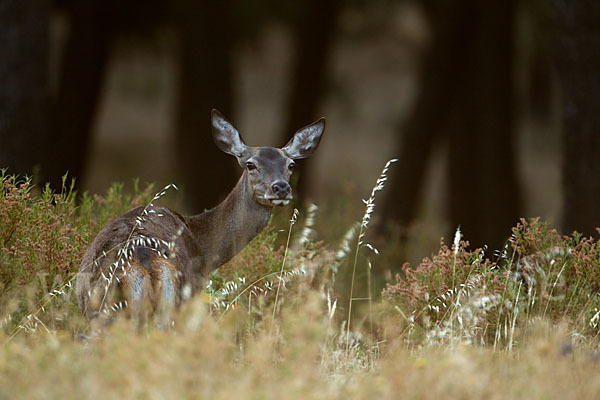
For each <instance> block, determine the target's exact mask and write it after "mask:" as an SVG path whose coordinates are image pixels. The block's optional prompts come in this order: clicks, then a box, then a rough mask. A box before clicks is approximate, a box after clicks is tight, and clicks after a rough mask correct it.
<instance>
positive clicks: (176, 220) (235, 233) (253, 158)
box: [76, 110, 325, 328]
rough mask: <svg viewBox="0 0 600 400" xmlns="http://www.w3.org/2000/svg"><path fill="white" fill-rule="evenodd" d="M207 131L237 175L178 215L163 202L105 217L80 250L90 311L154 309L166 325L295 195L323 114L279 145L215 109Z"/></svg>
mask: <svg viewBox="0 0 600 400" xmlns="http://www.w3.org/2000/svg"><path fill="white" fill-rule="evenodd" d="M211 120H212V134H213V139H214V141H215V143H216V145H217V147H218V148H219V149H221V150H222V151H224V152H225V153H228V154H231V155H233V156H235V157H236V158H237V161H238V163H239V164H240V166H241V167H242V168H243V173H242V176H241V177H240V179H239V181H238V182H237V184H236V185H235V187H234V188H233V190H232V191H231V192H230V193H229V195H228V196H227V198H225V200H223V202H222V203H221V204H219V205H218V206H216V207H214V208H212V209H210V210H208V211H205V212H203V213H200V214H198V215H192V216H183V215H181V214H179V213H178V212H176V211H173V210H171V209H169V208H166V207H159V206H154V205H152V206H151V207H137V208H134V209H132V210H129V211H127V212H126V213H124V214H123V215H121V216H119V217H117V218H116V219H114V220H113V221H111V222H109V223H108V224H107V225H106V226H104V228H103V229H102V230H101V231H100V233H99V234H98V236H96V238H95V239H94V241H93V242H92V243H91V245H90V246H89V247H88V249H87V251H86V252H85V254H84V256H83V259H82V261H81V265H80V268H79V272H78V274H77V281H76V287H77V299H78V302H79V306H80V308H81V310H82V311H83V313H84V315H85V316H86V317H87V318H88V319H92V320H93V319H96V318H101V319H100V320H104V321H106V320H107V318H108V317H107V316H108V315H109V314H110V313H111V310H110V308H111V307H112V308H113V309H114V308H115V307H116V308H121V305H126V306H125V312H126V314H127V315H129V316H130V317H131V318H132V319H133V320H134V321H136V322H138V323H140V322H143V321H147V320H148V317H150V316H152V315H153V316H154V317H155V319H156V323H157V324H158V326H159V327H163V328H165V327H167V326H168V324H169V321H170V314H171V312H172V311H173V310H174V309H175V308H176V307H177V306H178V304H179V303H180V302H181V301H182V300H185V299H186V298H188V297H189V296H191V295H192V294H193V293H194V292H196V291H198V290H202V289H203V288H204V287H205V284H206V280H207V277H208V274H209V273H210V272H212V271H213V270H215V269H216V268H218V267H220V266H221V265H223V264H224V263H226V262H227V261H229V260H230V259H231V258H233V256H235V255H236V254H237V253H238V252H239V251H240V250H242V249H243V248H244V247H245V246H246V245H247V244H248V242H250V240H252V239H253V238H254V237H255V236H256V235H258V234H259V233H260V232H261V231H262V230H263V229H264V228H265V226H266V225H267V223H268V221H269V218H270V216H271V212H272V210H273V207H275V206H283V205H287V204H288V203H289V202H290V200H291V199H292V190H291V187H290V184H289V180H290V176H291V174H292V171H293V169H294V165H295V164H294V160H298V159H302V158H306V157H308V156H310V155H311V154H312V153H313V152H314V151H315V150H316V148H317V146H318V145H319V142H320V140H321V137H322V135H323V131H324V129H325V119H324V118H321V119H319V120H318V121H316V122H314V123H312V124H310V125H308V126H306V127H304V128H302V129H300V130H298V131H297V132H296V133H295V134H294V136H293V137H292V139H291V140H290V141H289V142H288V143H287V144H286V145H285V146H284V147H283V148H281V149H277V148H273V147H249V146H247V145H246V144H245V143H244V142H243V141H242V139H241V137H240V134H239V132H238V130H237V129H236V128H235V127H234V126H233V124H231V123H230V122H229V121H227V120H226V119H225V118H224V117H223V116H222V115H221V114H220V113H219V112H218V111H217V110H213V111H212V118H211Z"/></svg>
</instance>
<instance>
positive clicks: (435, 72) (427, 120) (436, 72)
mask: <svg viewBox="0 0 600 400" xmlns="http://www.w3.org/2000/svg"><path fill="white" fill-rule="evenodd" d="M426 11H427V15H428V18H429V20H430V25H431V29H432V41H431V43H430V46H429V49H428V50H427V52H426V53H425V55H424V57H423V61H422V64H421V70H420V76H419V92H418V94H417V99H416V101H415V105H414V108H413V111H412V113H411V116H410V117H409V119H408V121H407V122H406V124H405V125H404V126H403V127H402V129H401V134H400V136H401V138H400V141H399V143H398V145H399V146H398V147H399V148H398V153H397V154H398V163H397V164H396V165H394V167H393V168H392V169H391V170H390V173H389V176H390V183H389V185H388V186H389V187H388V189H387V191H386V192H385V193H386V194H385V198H384V201H383V211H382V214H383V216H384V218H383V219H382V220H383V221H392V222H393V224H395V225H397V226H398V227H400V229H401V241H403V240H404V239H406V234H407V233H408V228H409V227H410V225H411V223H412V222H413V221H414V219H415V217H416V215H417V213H418V212H419V210H418V205H419V204H420V203H421V201H422V200H421V196H422V193H421V192H422V190H423V185H424V183H425V182H424V176H425V172H426V169H427V166H428V163H429V161H430V160H429V156H430V154H431V152H432V148H433V147H434V146H435V145H440V144H441V142H444V143H445V140H444V139H445V137H444V136H445V135H444V134H445V131H444V129H445V127H446V124H447V120H448V119H449V114H450V113H449V111H450V105H451V104H452V102H453V101H454V97H455V96H456V94H457V93H458V92H460V90H461V83H462V82H460V81H459V79H457V77H458V76H460V74H461V70H460V69H461V67H462V66H461V64H460V63H459V62H456V60H455V59H461V58H465V57H466V54H465V53H464V49H463V48H462V41H463V38H464V36H465V35H466V34H468V28H467V27H466V26H463V25H462V24H461V23H457V21H462V20H461V11H462V10H461V9H460V7H456V4H455V2H448V1H446V2H440V3H438V6H437V7H433V6H430V8H429V9H427V10H426ZM379 228H380V232H383V230H382V229H385V228H386V226H384V225H380V226H379Z"/></svg>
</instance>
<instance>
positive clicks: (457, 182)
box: [0, 0, 600, 256]
mask: <svg viewBox="0 0 600 400" xmlns="http://www.w3.org/2000/svg"><path fill="white" fill-rule="evenodd" d="M599 22H600V2H597V1H596V2H594V1H581V0H571V1H566V0H564V1H562V0H553V1H542V0H524V1H519V2H517V1H515V0H502V1H497V0H490V1H482V0H462V1H461V0H439V1H416V0H415V1H401V0H398V1H393V0H376V1H361V0H347V1H343V0H322V1H317V0H307V1H291V0H282V1H274V0H257V1H243V0H227V1H212V2H204V1H183V0H179V1H170V2H167V1H158V0H146V1H137V0H131V1H127V2H117V1H113V0H102V1H101V0H85V1H84V0H79V1H75V0H72V1H69V0H55V1H49V0H0V167H6V168H8V172H9V173H18V174H32V173H33V174H34V175H35V179H36V180H37V182H39V183H44V182H50V183H51V185H52V186H53V187H55V188H60V179H61V176H62V175H63V174H64V173H65V172H66V171H69V176H72V177H76V179H77V183H78V185H79V188H80V189H81V190H90V191H92V192H103V191H105V190H106V188H107V187H108V186H109V185H110V183H111V182H114V181H125V182H130V181H131V178H132V177H136V176H137V177H140V178H141V179H142V181H152V182H157V183H158V184H160V185H162V184H166V183H176V184H178V185H179V186H180V187H181V188H182V189H183V190H182V192H181V193H182V196H183V203H184V204H182V207H183V208H184V209H186V210H187V211H189V212H199V211H201V210H202V209H204V208H209V207H211V206H214V205H215V204H216V203H217V202H218V201H219V200H220V199H222V198H223V196H224V194H226V193H227V191H228V190H230V189H231V187H232V186H233V184H234V182H235V179H236V177H237V176H238V175H239V173H240V172H239V170H237V169H236V168H237V167H236V165H235V163H234V162H233V159H232V158H231V157H228V156H225V155H224V154H223V153H221V152H220V151H219V150H218V149H217V148H216V146H214V144H213V143H212V138H211V135H210V125H209V115H210V110H211V109H212V108H218V109H219V110H220V111H221V112H222V113H224V114H225V115H226V116H228V117H229V118H230V119H231V120H232V121H233V122H234V123H235V124H236V125H237V126H238V128H240V130H241V132H242V135H243V137H244V139H245V141H246V142H247V143H248V144H249V145H272V146H282V145H283V144H285V142H286V141H287V139H288V138H289V137H290V136H291V135H292V134H293V132H294V131H295V130H297V129H298V128H300V127H301V126H303V125H306V124H308V123H310V122H312V121H314V120H315V119H317V118H318V117H320V116H325V117H326V118H327V129H326V133H325V136H324V140H323V141H322V144H321V148H320V149H319V151H318V152H317V153H316V155H315V156H314V157H313V158H311V159H310V160H307V161H304V162H303V165H302V166H301V169H300V171H299V176H300V179H299V182H297V183H296V186H297V187H296V193H299V194H300V196H301V197H300V199H299V204H305V203H306V202H307V201H309V200H310V201H315V202H316V203H317V204H319V205H323V207H324V208H325V209H327V208H328V207H329V209H335V207H341V205H340V202H344V201H347V202H350V201H353V202H357V203H359V199H360V198H364V197H367V196H368V193H369V192H370V188H371V187H372V185H373V183H374V181H375V179H376V177H377V175H378V174H379V171H380V170H381V168H382V166H383V165H384V163H385V162H386V161H387V160H388V159H389V158H392V157H397V158H399V162H398V163H396V164H395V165H394V166H393V168H392V170H391V173H390V181H389V183H388V184H387V186H386V189H385V191H384V192H382V193H380V194H379V197H378V200H377V207H378V208H377V217H378V222H379V223H378V224H377V226H376V232H377V233H378V234H379V238H380V239H379V240H380V241H382V242H386V241H387V243H388V244H390V243H392V244H393V245H395V244H398V248H410V244H411V243H412V244H414V243H421V246H422V247H423V248H419V249H418V251H419V252H420V256H423V255H425V254H427V253H428V252H430V251H432V250H433V249H435V248H436V247H437V243H439V238H440V237H441V236H444V237H446V238H448V237H451V235H452V232H453V231H454V229H455V228H456V226H458V225H460V226H461V230H462V231H463V233H464V234H465V236H466V238H467V239H468V240H469V241H470V242H471V244H472V245H475V246H482V245H484V244H487V245H489V247H490V248H492V249H496V248H499V247H501V246H502V244H503V243H504V241H505V240H506V239H507V237H508V236H509V235H510V227H511V226H514V225H515V223H516V222H517V221H518V218H519V217H532V216H541V217H542V218H544V219H546V220H548V221H549V222H550V223H552V224H554V225H556V226H558V227H560V228H561V230H562V231H563V232H564V233H570V232H571V231H573V230H578V231H580V232H583V233H585V234H594V233H595V227H596V226H598V225H600V207H598V199H600V179H599V178H600V157H599V154H600V153H599V150H600V136H599V134H600V132H599V131H600V78H599V76H600V75H599V73H598V71H600V23H599ZM297 196H298V195H297ZM340 199H342V200H340ZM359 204H360V203H359ZM358 218H359V217H358ZM338 222H339V225H343V226H344V227H347V226H348V224H347V223H348V221H338ZM390 241H391V242H390ZM403 243H404V244H405V243H409V246H402V245H401V244H403ZM422 250H425V253H423V251H422ZM412 251H413V252H414V251H415V250H414V246H413V250H412ZM407 252H409V253H410V251H407Z"/></svg>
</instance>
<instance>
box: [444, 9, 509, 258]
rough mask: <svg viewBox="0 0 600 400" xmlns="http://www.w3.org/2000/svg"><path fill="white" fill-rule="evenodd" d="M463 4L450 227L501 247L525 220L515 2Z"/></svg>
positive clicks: (452, 129)
mask: <svg viewBox="0 0 600 400" xmlns="http://www.w3.org/2000/svg"><path fill="white" fill-rule="evenodd" d="M462 4H463V5H464V7H465V8H464V11H465V13H464V14H463V15H464V23H465V24H467V26H469V32H467V33H466V34H465V35H464V36H463V38H462V39H463V40H462V46H463V47H464V48H465V51H466V57H465V58H462V59H459V60H456V62H458V63H460V67H461V68H460V70H461V76H460V77H459V79H460V82H461V88H460V90H459V91H458V92H457V93H456V94H455V95H456V96H455V98H454V100H453V102H452V104H449V105H448V106H449V107H451V111H450V112H451V115H450V118H449V121H448V140H449V150H450V157H449V158H450V168H449V176H450V220H451V223H452V225H453V227H456V226H458V225H460V226H461V228H462V231H463V232H464V234H465V237H466V238H467V240H469V241H470V242H471V244H472V245H473V246H475V247H481V246H483V245H484V244H487V245H488V246H489V247H490V248H491V249H498V248H501V247H502V246H503V244H504V242H505V241H506V239H507V238H508V237H509V236H510V228H511V226H513V225H514V224H515V223H516V222H517V221H518V218H519V212H520V195H519V190H518V184H517V173H516V170H515V155H514V150H513V139H514V110H513V107H514V73H513V65H514V33H513V32H514V29H515V27H514V19H515V12H514V11H515V10H514V3H513V1H511V0H504V1H500V2H495V1H493V2H481V1H479V0H473V1H472V2H471V4H469V3H468V2H467V3H465V2H462Z"/></svg>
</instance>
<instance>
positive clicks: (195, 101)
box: [175, 0, 238, 211]
mask: <svg viewBox="0 0 600 400" xmlns="http://www.w3.org/2000/svg"><path fill="white" fill-rule="evenodd" d="M180 5H181V7H179V8H180V9H179V11H178V12H179V14H178V15H177V16H176V18H177V22H178V25H179V27H180V34H181V50H180V51H181V55H180V62H179V66H180V72H179V74H180V76H179V80H180V81H179V94H178V110H177V127H176V130H177V132H176V150H175V151H176V159H177V162H178V165H177V167H178V173H179V176H180V177H181V179H182V182H183V186H184V195H185V198H186V203H187V206H188V207H189V208H190V209H192V210H196V211H200V210H202V209H204V208H210V207H213V206H215V205H216V204H217V203H218V202H219V201H220V200H222V199H223V197H224V196H225V195H226V194H227V193H228V192H229V191H230V190H231V189H232V188H233V186H234V184H235V180H236V175H237V173H238V171H237V170H236V167H235V161H234V160H233V157H229V156H227V155H225V154H223V153H222V152H221V151H220V150H219V149H218V148H217V147H216V146H215V145H214V143H213V139H212V133H211V126H210V111H211V109H213V108H216V109H218V110H219V111H221V112H222V113H223V114H224V115H226V116H227V117H228V118H232V115H231V114H232V109H233V104H232V103H233V100H232V97H233V93H232V92H233V82H232V81H233V63H232V51H233V49H232V48H233V41H234V37H233V24H232V2H231V1H230V0H227V1H212V2H205V1H197V2H181V4H180Z"/></svg>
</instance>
